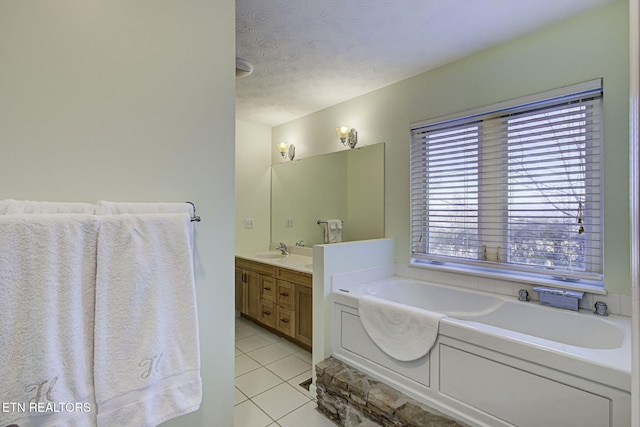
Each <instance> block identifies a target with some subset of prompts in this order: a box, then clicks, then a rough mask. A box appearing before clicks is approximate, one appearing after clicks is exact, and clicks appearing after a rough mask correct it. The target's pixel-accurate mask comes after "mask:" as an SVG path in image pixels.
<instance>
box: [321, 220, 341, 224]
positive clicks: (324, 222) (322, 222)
mask: <svg viewBox="0 0 640 427" xmlns="http://www.w3.org/2000/svg"><path fill="white" fill-rule="evenodd" d="M340 222H341V223H343V224H344V221H343V220H340ZM326 223H327V221H320V220H318V221H317V222H316V224H326Z"/></svg>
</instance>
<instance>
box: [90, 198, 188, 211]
mask: <svg viewBox="0 0 640 427" xmlns="http://www.w3.org/2000/svg"><path fill="white" fill-rule="evenodd" d="M182 212H186V213H188V214H189V215H193V213H194V212H193V206H191V205H190V204H189V203H167V202H108V201H104V200H101V201H99V202H97V203H96V214H97V215H118V214H144V213H182Z"/></svg>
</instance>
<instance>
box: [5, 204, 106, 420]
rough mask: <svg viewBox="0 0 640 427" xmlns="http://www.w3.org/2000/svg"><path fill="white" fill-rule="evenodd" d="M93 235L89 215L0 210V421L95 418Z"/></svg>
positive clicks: (94, 228)
mask: <svg viewBox="0 0 640 427" xmlns="http://www.w3.org/2000/svg"><path fill="white" fill-rule="evenodd" d="M97 235H98V226H97V220H96V218H95V217H94V216H91V215H77V214H74V215H64V214H60V215H37V214H31V215H0V361H1V362H0V400H1V401H2V402H3V404H4V406H3V409H7V408H8V409H9V410H8V411H5V410H3V411H0V425H2V426H5V425H8V424H17V425H20V426H21V427H25V426H39V427H42V426H60V427H62V426H78V427H86V426H95V425H96V418H95V417H96V405H95V401H94V390H93V326H94V318H93V315H94V302H95V286H94V284H95V274H96V264H95V251H96V243H97ZM7 404H10V405H11V406H9V407H7V406H6V405H7ZM21 405H22V406H21Z"/></svg>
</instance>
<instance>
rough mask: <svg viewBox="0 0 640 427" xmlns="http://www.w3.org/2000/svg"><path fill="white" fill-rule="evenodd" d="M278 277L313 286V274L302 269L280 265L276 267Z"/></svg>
mask: <svg viewBox="0 0 640 427" xmlns="http://www.w3.org/2000/svg"><path fill="white" fill-rule="evenodd" d="M276 277H277V278H278V279H283V280H287V281H289V282H294V283H295V284H300V285H304V286H308V287H311V282H312V280H311V277H312V276H311V274H308V273H303V272H301V271H294V270H288V269H286V268H280V267H278V268H277V269H276Z"/></svg>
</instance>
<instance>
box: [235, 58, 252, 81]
mask: <svg viewBox="0 0 640 427" xmlns="http://www.w3.org/2000/svg"><path fill="white" fill-rule="evenodd" d="M252 72H253V66H252V65H251V64H250V63H249V62H248V61H245V60H244V59H242V58H236V77H237V78H241V77H247V76H248V75H249V74H251V73H252Z"/></svg>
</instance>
